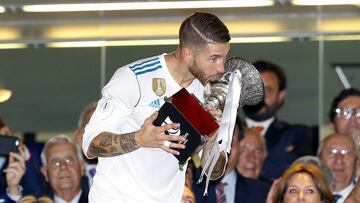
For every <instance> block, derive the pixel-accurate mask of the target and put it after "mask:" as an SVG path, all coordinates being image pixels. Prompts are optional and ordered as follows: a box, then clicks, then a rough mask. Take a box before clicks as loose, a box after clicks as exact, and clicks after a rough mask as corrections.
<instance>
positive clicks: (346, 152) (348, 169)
mask: <svg viewBox="0 0 360 203" xmlns="http://www.w3.org/2000/svg"><path fill="white" fill-rule="evenodd" d="M329 136H331V137H329V139H328V140H325V141H326V142H325V143H324V145H323V149H322V152H321V155H320V156H321V157H320V158H321V159H322V161H323V162H324V163H325V164H326V165H327V166H328V167H329V168H330V170H331V172H332V173H333V176H334V178H335V188H334V191H340V190H342V189H344V188H345V187H347V186H348V185H349V184H351V182H352V180H353V177H354V173H355V167H356V161H357V157H356V155H355V146H354V142H353V140H352V138H351V137H349V136H348V135H344V134H332V135H329Z"/></svg>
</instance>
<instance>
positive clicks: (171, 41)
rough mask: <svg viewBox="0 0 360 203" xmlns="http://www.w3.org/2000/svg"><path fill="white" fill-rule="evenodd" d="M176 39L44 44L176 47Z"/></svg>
mask: <svg viewBox="0 0 360 203" xmlns="http://www.w3.org/2000/svg"><path fill="white" fill-rule="evenodd" d="M178 43H179V40H178V39H159V40H119V41H82V42H52V43H48V44H46V47H49V48H69V47H102V46H107V47H108V46H149V45H177V44H178Z"/></svg>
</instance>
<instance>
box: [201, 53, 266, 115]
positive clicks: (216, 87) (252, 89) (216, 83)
mask: <svg viewBox="0 0 360 203" xmlns="http://www.w3.org/2000/svg"><path fill="white" fill-rule="evenodd" d="M224 67H225V73H224V74H222V75H220V76H217V77H214V78H212V79H210V80H209V81H208V82H207V83H206V85H205V93H204V98H205V105H209V106H211V107H213V108H217V109H221V110H223V109H224V106H225V99H226V95H227V92H228V90H229V83H230V75H231V74H232V73H233V72H234V71H235V70H239V71H240V73H241V95H240V104H239V106H240V107H241V106H244V105H255V104H257V103H259V102H261V101H262V100H263V98H264V83H263V81H262V79H261V77H260V74H259V72H258V71H257V70H256V68H255V67H254V66H253V65H252V64H251V63H249V62H246V61H244V60H242V59H240V58H238V57H233V58H229V59H228V60H227V61H226V62H225V65H224Z"/></svg>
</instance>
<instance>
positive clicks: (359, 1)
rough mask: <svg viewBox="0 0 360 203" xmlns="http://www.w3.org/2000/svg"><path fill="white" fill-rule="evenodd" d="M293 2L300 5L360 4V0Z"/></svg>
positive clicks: (297, 0)
mask: <svg viewBox="0 0 360 203" xmlns="http://www.w3.org/2000/svg"><path fill="white" fill-rule="evenodd" d="M292 4H293V5H299V6H317V5H352V4H360V0H293V1H292Z"/></svg>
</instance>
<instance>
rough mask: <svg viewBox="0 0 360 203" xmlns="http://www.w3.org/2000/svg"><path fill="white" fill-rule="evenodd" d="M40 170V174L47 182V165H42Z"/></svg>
mask: <svg viewBox="0 0 360 203" xmlns="http://www.w3.org/2000/svg"><path fill="white" fill-rule="evenodd" d="M40 172H41V174H42V175H43V176H44V178H45V180H46V182H49V177H48V173H47V167H46V166H42V167H41V168H40Z"/></svg>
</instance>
